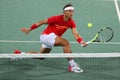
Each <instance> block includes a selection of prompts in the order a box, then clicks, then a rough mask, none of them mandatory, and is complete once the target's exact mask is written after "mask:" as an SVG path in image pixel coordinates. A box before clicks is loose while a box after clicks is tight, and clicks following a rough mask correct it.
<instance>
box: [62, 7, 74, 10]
mask: <svg viewBox="0 0 120 80" xmlns="http://www.w3.org/2000/svg"><path fill="white" fill-rule="evenodd" d="M64 10H65V11H66V10H74V7H72V6H70V7H66V8H65V9H64Z"/></svg>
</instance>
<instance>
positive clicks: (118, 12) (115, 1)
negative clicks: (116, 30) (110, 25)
mask: <svg viewBox="0 0 120 80" xmlns="http://www.w3.org/2000/svg"><path fill="white" fill-rule="evenodd" d="M114 3H115V8H116V11H117V15H118V19H119V23H120V9H119V5H118V1H117V0H114Z"/></svg>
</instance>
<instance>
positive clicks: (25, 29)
mask: <svg viewBox="0 0 120 80" xmlns="http://www.w3.org/2000/svg"><path fill="white" fill-rule="evenodd" d="M21 31H22V32H23V33H24V34H25V35H27V34H28V33H29V32H30V31H31V29H29V28H21Z"/></svg>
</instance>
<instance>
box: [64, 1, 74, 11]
mask: <svg viewBox="0 0 120 80" xmlns="http://www.w3.org/2000/svg"><path fill="white" fill-rule="evenodd" d="M70 6H73V5H72V4H71V3H69V4H66V5H65V6H64V7H63V10H64V9H65V8H66V7H70Z"/></svg>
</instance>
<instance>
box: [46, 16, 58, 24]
mask: <svg viewBox="0 0 120 80" xmlns="http://www.w3.org/2000/svg"><path fill="white" fill-rule="evenodd" d="M57 21H58V16H52V17H49V18H48V24H54V23H56V22H57Z"/></svg>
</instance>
